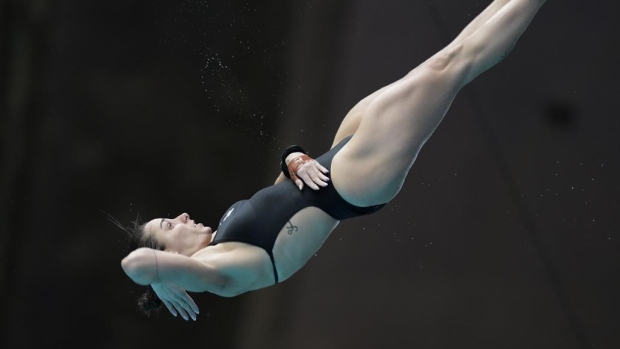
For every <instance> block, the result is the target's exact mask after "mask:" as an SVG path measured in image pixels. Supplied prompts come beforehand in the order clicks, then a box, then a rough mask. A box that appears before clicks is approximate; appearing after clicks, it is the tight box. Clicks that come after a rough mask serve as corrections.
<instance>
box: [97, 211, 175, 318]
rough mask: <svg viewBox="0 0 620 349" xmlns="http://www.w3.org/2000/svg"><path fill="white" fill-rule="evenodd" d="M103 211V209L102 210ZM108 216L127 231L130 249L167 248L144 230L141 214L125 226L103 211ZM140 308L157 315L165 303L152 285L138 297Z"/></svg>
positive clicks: (145, 312)
mask: <svg viewBox="0 0 620 349" xmlns="http://www.w3.org/2000/svg"><path fill="white" fill-rule="evenodd" d="M102 212H103V211H102ZM103 213H105V214H106V215H107V216H108V220H109V221H110V222H112V223H113V224H114V225H116V226H117V227H119V228H121V229H122V230H123V231H124V232H126V233H127V235H128V239H129V249H130V251H133V250H136V249H138V248H141V247H148V248H152V249H154V250H160V251H163V250H165V249H166V245H164V244H162V243H160V242H159V241H157V239H155V238H154V237H153V236H152V235H151V234H147V233H146V232H145V231H144V227H145V226H146V223H142V220H141V218H140V216H138V217H136V220H135V221H133V222H131V225H129V226H124V225H123V224H121V223H120V222H119V221H118V220H117V219H115V218H114V217H112V216H111V215H110V214H108V213H107V212H103ZM137 305H138V310H139V311H140V312H141V313H143V314H144V315H146V316H148V317H152V316H157V315H158V314H159V312H160V311H161V309H162V308H163V305H164V303H163V302H162V301H161V299H159V297H157V294H156V293H155V291H153V288H152V287H151V286H147V289H146V291H145V292H144V293H143V294H142V295H140V296H139V297H138V304H137Z"/></svg>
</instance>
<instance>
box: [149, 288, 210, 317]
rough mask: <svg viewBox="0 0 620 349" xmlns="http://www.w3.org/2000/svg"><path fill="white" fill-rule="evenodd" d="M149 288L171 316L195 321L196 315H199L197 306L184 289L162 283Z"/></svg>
mask: <svg viewBox="0 0 620 349" xmlns="http://www.w3.org/2000/svg"><path fill="white" fill-rule="evenodd" d="M151 287H152V288H153V290H154V291H155V293H156V294H157V297H159V299H161V300H162V302H164V304H165V305H166V308H168V310H169V311H170V313H172V315H174V316H177V313H178V314H181V317H183V319H185V320H189V318H190V317H191V318H192V319H193V320H194V321H196V315H197V314H198V313H199V311H198V306H197V305H196V303H195V302H194V300H193V299H192V297H190V296H189V295H188V294H187V292H185V290H184V289H182V288H180V287H179V286H177V285H175V284H164V283H153V284H151Z"/></svg>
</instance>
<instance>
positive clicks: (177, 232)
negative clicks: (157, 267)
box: [144, 213, 213, 256]
mask: <svg viewBox="0 0 620 349" xmlns="http://www.w3.org/2000/svg"><path fill="white" fill-rule="evenodd" d="M144 232H145V234H151V235H153V236H154V237H155V239H157V241H160V242H161V243H163V244H164V245H166V251H169V252H178V253H180V254H183V255H186V256H191V255H192V254H194V253H195V252H196V251H198V250H200V249H202V248H204V247H206V246H207V245H208V244H209V243H210V242H211V240H212V238H213V235H212V234H213V230H211V228H210V227H205V226H204V225H202V223H196V222H194V220H192V219H190V217H189V215H188V214H187V213H182V214H180V215H179V216H178V217H176V218H156V219H153V220H152V221H150V222H148V223H147V224H146V225H145V226H144Z"/></svg>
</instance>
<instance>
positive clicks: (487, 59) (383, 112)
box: [331, 0, 545, 206]
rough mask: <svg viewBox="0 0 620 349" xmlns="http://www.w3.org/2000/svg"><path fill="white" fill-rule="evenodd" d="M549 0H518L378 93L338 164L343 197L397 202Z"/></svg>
mask: <svg viewBox="0 0 620 349" xmlns="http://www.w3.org/2000/svg"><path fill="white" fill-rule="evenodd" d="M544 2H545V1H543V0H510V1H509V2H508V3H506V4H504V6H502V7H501V8H500V9H499V10H498V11H497V12H495V13H494V14H493V15H492V16H491V17H490V18H489V19H488V20H487V21H486V22H484V24H482V25H481V26H480V27H479V28H477V29H476V30H475V31H473V32H472V33H471V34H469V35H468V36H467V37H466V38H465V39H463V40H462V41H461V42H459V43H457V44H454V45H452V44H450V45H449V46H448V47H446V48H444V49H443V50H441V51H440V52H438V53H437V54H435V55H434V56H432V57H431V58H429V59H428V60H427V61H425V62H424V63H423V64H421V65H420V66H418V67H417V68H416V69H414V70H413V71H412V72H410V73H409V74H408V75H407V76H406V77H405V78H403V79H401V80H399V81H397V82H396V83H394V84H392V85H390V86H389V87H388V88H387V89H386V90H385V91H383V93H381V94H380V95H379V96H377V97H376V98H375V99H374V100H373V101H372V103H370V104H369V105H368V106H367V107H366V110H365V113H364V115H363V117H362V120H361V122H360V125H359V127H358V129H357V131H356V133H355V135H354V136H353V138H352V139H351V141H350V142H349V143H348V144H347V146H346V147H345V148H343V149H342V150H341V151H340V152H339V153H338V154H337V155H336V157H335V158H334V161H333V163H332V171H331V173H332V181H333V183H334V185H335V186H336V187H337V189H338V191H339V192H341V194H342V195H343V197H345V199H347V200H349V201H350V202H351V203H353V204H356V205H359V206H369V205H375V204H379V203H383V202H386V201H389V200H391V199H392V198H393V197H394V196H395V195H396V194H397V193H398V191H399V190H400V188H401V187H402V184H403V183H404V180H405V178H406V175H407V173H408V171H409V169H410V168H411V166H412V165H413V162H414V161H415V158H416V157H417V154H418V152H419V151H420V149H421V148H422V146H423V145H424V143H425V142H426V141H427V140H428V139H429V138H430V136H431V135H432V133H433V132H434V131H435V129H436V128H437V126H438V125H439V123H440V122H441V120H442V119H443V117H444V115H445V113H446V112H447V110H448V108H449V107H450V105H451V103H452V101H453V99H454V97H455V96H456V94H457V93H458V92H459V91H460V90H461V88H462V87H463V86H465V85H466V84H467V83H469V82H470V81H472V80H473V79H474V78H475V77H477V76H478V75H480V74H481V73H482V72H484V71H486V70H488V69H489V68H491V67H492V66H494V65H495V64H497V63H498V62H500V61H501V60H502V59H503V58H505V57H506V56H507V55H508V53H509V52H510V51H511V49H512V48H513V47H514V45H515V43H516V41H517V40H518V39H519V37H520V36H521V34H522V33H523V32H524V31H525V29H526V28H527V26H528V25H529V23H530V22H531V20H532V19H533V17H534V15H535V14H536V13H537V12H538V10H539V9H540V7H541V6H542V5H543V3H544ZM350 169H354V170H350Z"/></svg>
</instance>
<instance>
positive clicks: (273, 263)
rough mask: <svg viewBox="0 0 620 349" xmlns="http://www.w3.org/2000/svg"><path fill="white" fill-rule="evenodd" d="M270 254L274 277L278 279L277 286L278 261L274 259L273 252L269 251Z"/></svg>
mask: <svg viewBox="0 0 620 349" xmlns="http://www.w3.org/2000/svg"><path fill="white" fill-rule="evenodd" d="M267 253H268V254H269V258H270V259H271V265H272V266H273V276H274V278H275V279H276V284H277V283H278V270H277V269H276V261H275V260H274V259H273V252H272V251H271V250H269V251H267Z"/></svg>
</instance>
